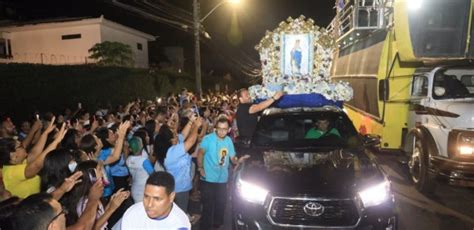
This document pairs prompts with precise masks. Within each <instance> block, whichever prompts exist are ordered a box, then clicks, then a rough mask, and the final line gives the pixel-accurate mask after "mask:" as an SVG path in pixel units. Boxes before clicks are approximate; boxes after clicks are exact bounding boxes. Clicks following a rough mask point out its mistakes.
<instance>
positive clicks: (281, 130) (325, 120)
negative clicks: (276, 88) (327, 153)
mask: <svg viewBox="0 0 474 230" xmlns="http://www.w3.org/2000/svg"><path fill="white" fill-rule="evenodd" d="M253 143H254V145H256V146H272V147H284V148H286V147H288V148H334V147H355V146H357V145H358V144H359V138H358V135H357V131H356V130H355V128H354V126H353V124H352V122H351V121H350V120H349V118H347V116H346V115H345V114H344V113H342V112H320V113H311V114H299V115H296V114H278V115H270V116H264V117H262V118H261V119H260V121H259V124H258V126H257V130H256V133H255V136H254V138H253Z"/></svg>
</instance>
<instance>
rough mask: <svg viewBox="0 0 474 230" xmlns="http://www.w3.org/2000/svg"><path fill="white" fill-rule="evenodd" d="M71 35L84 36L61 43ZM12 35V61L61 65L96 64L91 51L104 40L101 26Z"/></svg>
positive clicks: (53, 29) (46, 29)
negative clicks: (65, 37)
mask: <svg viewBox="0 0 474 230" xmlns="http://www.w3.org/2000/svg"><path fill="white" fill-rule="evenodd" d="M68 34H81V38H79V39H71V40H62V36H63V35H68ZM10 36H11V48H12V54H13V60H12V61H13V62H27V63H40V64H41V63H42V64H58V65H60V64H84V63H86V62H87V63H90V62H93V61H92V60H90V59H88V58H87V57H88V56H89V52H88V50H89V49H90V48H91V47H92V46H94V45H95V44H96V43H99V42H100V41H101V39H100V26H99V24H93V25H77V26H72V27H66V28H41V29H39V30H28V31H16V32H11V33H10Z"/></svg>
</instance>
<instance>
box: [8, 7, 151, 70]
mask: <svg viewBox="0 0 474 230" xmlns="http://www.w3.org/2000/svg"><path fill="white" fill-rule="evenodd" d="M154 40H155V37H154V36H152V35H149V34H146V33H143V32H141V31H138V30H136V29H133V28H130V27H127V26H124V25H121V24H118V23H115V22H113V21H110V20H107V19H105V18H104V17H103V16H101V17H99V18H78V19H63V20H53V21H43V22H38V23H29V24H23V25H14V26H5V27H0V63H12V62H13V63H35V64H50V65H78V64H88V63H93V62H94V60H92V59H89V58H88V57H89V55H90V54H89V51H88V50H89V49H90V48H92V47H93V46H94V45H95V44H96V43H101V42H104V41H114V42H121V43H124V44H128V45H129V46H130V48H131V49H132V52H133V55H134V60H135V67H138V68H148V67H149V65H148V42H149V41H154Z"/></svg>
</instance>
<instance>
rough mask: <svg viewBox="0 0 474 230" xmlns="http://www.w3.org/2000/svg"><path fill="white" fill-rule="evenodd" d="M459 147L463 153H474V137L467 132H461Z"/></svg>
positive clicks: (459, 150)
mask: <svg viewBox="0 0 474 230" xmlns="http://www.w3.org/2000/svg"><path fill="white" fill-rule="evenodd" d="M457 148H458V152H459V154H461V155H472V154H473V153H474V137H473V136H472V135H469V134H467V133H462V132H461V133H459V136H458V141H457Z"/></svg>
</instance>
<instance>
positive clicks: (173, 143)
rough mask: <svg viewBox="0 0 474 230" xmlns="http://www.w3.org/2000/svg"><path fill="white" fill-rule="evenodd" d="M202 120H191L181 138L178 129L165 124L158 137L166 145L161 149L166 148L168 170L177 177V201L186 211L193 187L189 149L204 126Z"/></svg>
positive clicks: (161, 153)
mask: <svg viewBox="0 0 474 230" xmlns="http://www.w3.org/2000/svg"><path fill="white" fill-rule="evenodd" d="M202 122H203V120H202V118H197V119H194V120H189V122H188V123H187V124H186V126H185V127H184V128H183V130H182V134H181V135H182V137H181V138H180V137H178V136H179V135H178V134H177V132H176V131H174V130H173V129H171V128H169V127H168V126H166V125H164V126H163V127H162V128H161V129H162V130H160V135H158V136H157V137H156V139H157V140H159V143H161V144H162V145H163V146H164V148H162V149H161V150H160V151H164V150H165V149H166V157H165V160H164V166H165V168H166V171H168V172H169V173H171V174H172V175H173V177H174V179H175V192H176V197H175V203H176V204H177V205H178V206H179V207H180V208H181V209H182V210H184V211H186V210H187V207H188V201H189V191H190V190H191V188H192V177H191V175H192V173H191V161H192V157H191V155H189V154H188V151H189V150H190V149H191V147H193V145H194V144H195V143H196V140H197V136H198V129H199V128H200V127H201V126H202ZM179 139H182V140H179ZM166 147H167V148H166ZM159 155H163V152H160V153H159Z"/></svg>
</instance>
